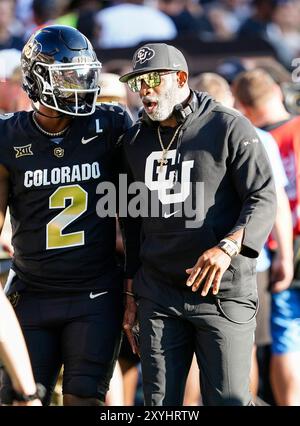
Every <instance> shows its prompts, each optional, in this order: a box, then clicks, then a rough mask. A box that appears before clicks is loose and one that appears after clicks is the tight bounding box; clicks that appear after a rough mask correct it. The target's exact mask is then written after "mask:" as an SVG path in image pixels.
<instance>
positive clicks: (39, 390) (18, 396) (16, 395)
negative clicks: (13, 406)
mask: <svg viewBox="0 0 300 426" xmlns="http://www.w3.org/2000/svg"><path fill="white" fill-rule="evenodd" d="M45 395H46V388H45V386H43V385H42V384H41V383H37V384H36V391H35V393H33V394H31V395H26V394H25V393H21V392H17V391H16V390H14V389H12V391H11V400H12V401H18V402H29V401H34V400H35V399H40V400H41V401H42V400H43V398H44V397H45Z"/></svg>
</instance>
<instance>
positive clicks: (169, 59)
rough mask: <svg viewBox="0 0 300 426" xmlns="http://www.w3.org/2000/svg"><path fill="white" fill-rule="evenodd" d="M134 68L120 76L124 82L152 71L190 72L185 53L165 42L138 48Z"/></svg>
mask: <svg viewBox="0 0 300 426" xmlns="http://www.w3.org/2000/svg"><path fill="white" fill-rule="evenodd" d="M132 68H133V70H132V71H131V72H129V73H127V74H125V75H122V77H120V81H122V83H126V82H127V81H128V80H130V79H131V78H132V77H135V76H137V75H139V74H145V73H148V72H151V71H159V70H165V71H185V72H186V73H187V74H188V66H187V63H186V60H185V57H184V56H183V54H182V53H181V52H180V50H178V49H176V47H174V46H170V45H169V44H165V43H153V44H145V45H144V46H142V47H140V48H139V49H137V50H136V52H135V53H134V56H133V61H132Z"/></svg>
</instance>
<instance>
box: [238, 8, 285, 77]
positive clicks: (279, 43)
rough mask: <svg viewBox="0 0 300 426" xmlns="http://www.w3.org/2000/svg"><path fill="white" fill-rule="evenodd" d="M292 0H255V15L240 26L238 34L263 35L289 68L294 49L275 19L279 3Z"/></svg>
mask: <svg viewBox="0 0 300 426" xmlns="http://www.w3.org/2000/svg"><path fill="white" fill-rule="evenodd" d="M283 1H290V0H253V7H254V10H253V15H252V16H250V17H249V18H248V19H247V20H246V21H245V22H244V23H243V24H242V25H241V27H240V29H239V32H238V35H239V37H242V38H255V37H261V38H263V39H265V40H266V41H268V42H269V43H270V45H271V46H272V47H273V48H274V51H275V52H276V54H277V57H278V60H279V61H280V62H281V63H282V64H283V65H284V66H285V67H286V68H287V69H290V68H291V61H292V59H293V51H292V50H291V49H290V47H289V45H288V44H287V42H286V41H285V40H284V38H283V37H282V33H281V31H280V27H279V26H278V25H277V24H276V22H275V21H274V14H275V12H276V9H277V7H278V5H280V4H281V3H282V2H283Z"/></svg>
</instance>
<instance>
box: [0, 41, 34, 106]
mask: <svg viewBox="0 0 300 426" xmlns="http://www.w3.org/2000/svg"><path fill="white" fill-rule="evenodd" d="M20 60H21V52H20V51H18V50H16V49H5V50H2V51H0V111H1V112H2V113H5V112H16V111H22V110H26V111H28V110H30V109H31V102H30V100H29V98H28V96H27V94H26V93H25V92H24V91H23V89H22V76H21V69H20Z"/></svg>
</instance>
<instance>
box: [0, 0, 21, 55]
mask: <svg viewBox="0 0 300 426" xmlns="http://www.w3.org/2000/svg"><path fill="white" fill-rule="evenodd" d="M14 12H15V2H14V0H1V1H0V50H1V49H18V50H22V49H23V46H24V42H23V39H22V38H21V37H19V36H16V35H14V34H13V33H12V31H13V29H12V24H13V20H14Z"/></svg>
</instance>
